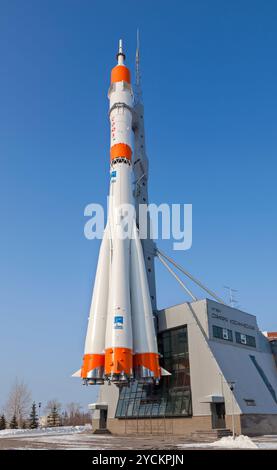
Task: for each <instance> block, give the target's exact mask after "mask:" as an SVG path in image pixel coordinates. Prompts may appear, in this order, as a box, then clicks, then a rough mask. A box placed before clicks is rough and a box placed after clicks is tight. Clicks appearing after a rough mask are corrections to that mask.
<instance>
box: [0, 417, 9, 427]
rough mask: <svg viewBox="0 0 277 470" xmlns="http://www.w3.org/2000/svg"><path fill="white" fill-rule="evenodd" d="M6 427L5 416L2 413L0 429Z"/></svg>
mask: <svg viewBox="0 0 277 470" xmlns="http://www.w3.org/2000/svg"><path fill="white" fill-rule="evenodd" d="M6 427H7V423H6V418H5V415H2V416H1V417H0V430H1V429H6Z"/></svg>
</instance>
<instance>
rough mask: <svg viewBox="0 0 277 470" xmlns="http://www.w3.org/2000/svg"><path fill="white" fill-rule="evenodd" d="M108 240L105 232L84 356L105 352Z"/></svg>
mask: <svg viewBox="0 0 277 470" xmlns="http://www.w3.org/2000/svg"><path fill="white" fill-rule="evenodd" d="M109 265H110V240H109V237H108V236H107V230H105V232H104V237H103V240H102V243H101V247H100V252H99V259H98V264H97V271H96V276H95V283H94V288H93V294H92V301H91V307H90V315H89V321H88V329H87V336H86V343H85V354H103V353H104V352H105V332H106V323H107V307H108V293H109V271H110V266H109Z"/></svg>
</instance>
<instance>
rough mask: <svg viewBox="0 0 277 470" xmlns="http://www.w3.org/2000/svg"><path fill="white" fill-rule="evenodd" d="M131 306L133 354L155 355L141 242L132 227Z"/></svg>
mask: <svg viewBox="0 0 277 470" xmlns="http://www.w3.org/2000/svg"><path fill="white" fill-rule="evenodd" d="M131 306H132V323H133V331H134V339H133V341H134V353H135V354H136V353H145V352H152V353H157V352H158V351H157V341H156V334H155V328H154V321H153V313H152V306H151V299H150V294H149V288H148V282H147V275H146V270H145V263H144V257H143V251H142V246H141V241H140V239H139V236H138V230H137V228H136V226H135V225H134V228H133V239H132V240H131Z"/></svg>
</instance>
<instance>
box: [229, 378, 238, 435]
mask: <svg viewBox="0 0 277 470" xmlns="http://www.w3.org/2000/svg"><path fill="white" fill-rule="evenodd" d="M228 385H229V387H230V391H231V403H232V405H231V406H232V436H233V439H235V437H236V432H235V405H234V388H235V382H228Z"/></svg>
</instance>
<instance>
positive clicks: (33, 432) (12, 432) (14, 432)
mask: <svg viewBox="0 0 277 470" xmlns="http://www.w3.org/2000/svg"><path fill="white" fill-rule="evenodd" d="M90 429H91V425H90V424H86V425H85V426H59V427H55V428H37V429H3V430H2V431H0V438H1V439H2V438H11V437H20V436H22V437H33V436H44V435H45V434H46V435H49V434H50V435H56V434H75V433H80V432H84V431H88V430H90Z"/></svg>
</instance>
